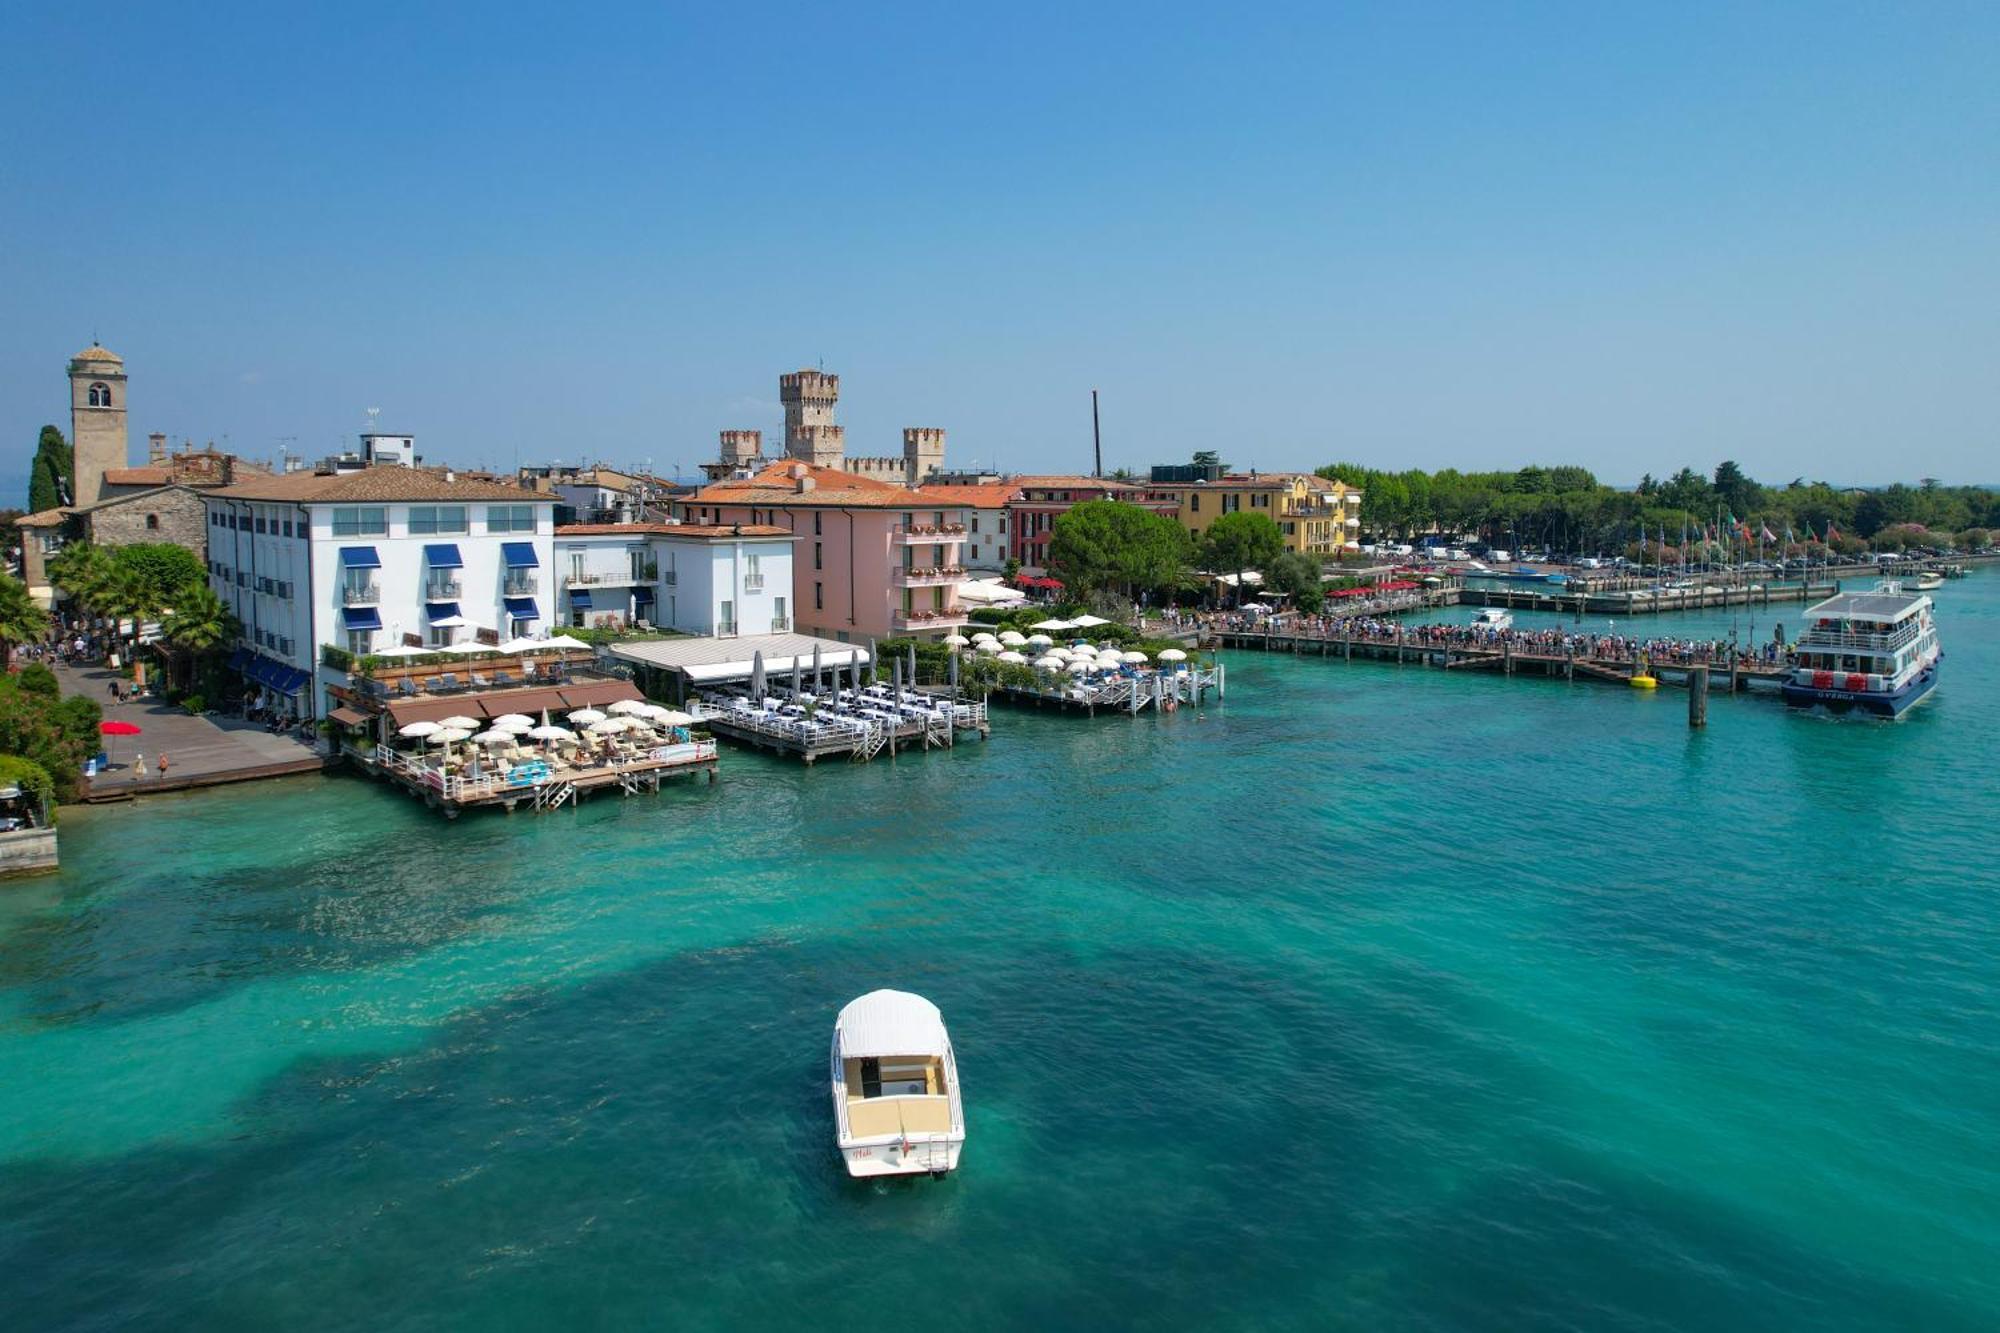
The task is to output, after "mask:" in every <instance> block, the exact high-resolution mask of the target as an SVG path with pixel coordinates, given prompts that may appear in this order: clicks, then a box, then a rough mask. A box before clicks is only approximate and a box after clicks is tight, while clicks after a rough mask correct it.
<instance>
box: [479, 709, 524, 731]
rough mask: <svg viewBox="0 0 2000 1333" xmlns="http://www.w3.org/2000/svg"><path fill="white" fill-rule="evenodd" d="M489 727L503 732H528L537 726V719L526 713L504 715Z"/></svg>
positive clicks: (494, 720)
mask: <svg viewBox="0 0 2000 1333" xmlns="http://www.w3.org/2000/svg"><path fill="white" fill-rule="evenodd" d="M487 725H488V726H491V727H494V728H495V729H497V730H501V731H526V730H527V729H528V728H529V727H532V726H534V725H535V719H533V718H532V717H529V716H528V715H527V714H526V713H502V714H501V715H500V716H498V717H496V718H494V719H493V721H491V722H490V723H488V724H487Z"/></svg>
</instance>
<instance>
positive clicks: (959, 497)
mask: <svg viewBox="0 0 2000 1333" xmlns="http://www.w3.org/2000/svg"><path fill="white" fill-rule="evenodd" d="M1020 493H1021V487H1020V485H1019V483H1017V482H1011V481H1006V482H998V483H994V482H980V483H977V484H975V485H967V486H919V487H917V489H916V490H915V491H913V492H911V494H913V495H920V496H922V497H923V498H924V499H926V500H935V501H937V502H938V503H939V504H947V505H950V504H961V505H966V506H968V507H970V508H973V509H1001V508H1005V507H1006V504H1007V502H1008V501H1009V500H1012V499H1013V498H1015V497H1016V496H1018V495H1019V494H1020Z"/></svg>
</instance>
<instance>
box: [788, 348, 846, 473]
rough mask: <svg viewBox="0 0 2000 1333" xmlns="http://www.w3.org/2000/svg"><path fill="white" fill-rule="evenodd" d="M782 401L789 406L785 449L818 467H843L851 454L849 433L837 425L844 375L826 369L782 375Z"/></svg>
mask: <svg viewBox="0 0 2000 1333" xmlns="http://www.w3.org/2000/svg"><path fill="white" fill-rule="evenodd" d="M778 401H780V402H782V403H783V404H784V405H785V452H786V453H787V454H789V455H791V456H792V457H793V458H797V459H801V460H803V461H805V462H807V463H811V464H812V465H813V466H814V467H832V468H837V467H839V466H841V464H842V462H843V461H844V460H845V458H846V455H847V433H846V431H844V430H843V429H841V427H839V426H836V425H834V424H833V405H834V404H835V403H837V402H839V401H840V376H838V375H829V374H827V373H826V372H825V371H822V370H796V371H793V372H792V373H791V374H789V375H780V376H778Z"/></svg>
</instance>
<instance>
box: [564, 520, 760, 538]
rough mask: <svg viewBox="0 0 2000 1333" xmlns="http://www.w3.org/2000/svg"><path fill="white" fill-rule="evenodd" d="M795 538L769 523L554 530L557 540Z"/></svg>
mask: <svg viewBox="0 0 2000 1333" xmlns="http://www.w3.org/2000/svg"><path fill="white" fill-rule="evenodd" d="M656 534H657V535H658V536H661V537H692V538H698V539H702V540H707V539H710V538H717V537H796V536H798V534H797V533H795V532H793V531H792V530H791V529H790V528H774V527H772V526H771V525H770V524H768V523H565V524H563V525H562V526H561V527H558V528H557V529H556V536H558V537H620V536H625V537H644V536H652V535H656Z"/></svg>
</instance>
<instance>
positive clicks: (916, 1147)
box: [840, 1138, 965, 1178]
mask: <svg viewBox="0 0 2000 1333" xmlns="http://www.w3.org/2000/svg"><path fill="white" fill-rule="evenodd" d="M964 1148H965V1140H964V1139H963V1138H956V1139H951V1140H949V1141H945V1140H934V1141H929V1142H926V1141H923V1140H913V1141H911V1142H909V1143H907V1144H906V1143H904V1142H902V1141H901V1140H898V1139H889V1140H884V1141H870V1142H867V1143H852V1144H850V1143H843V1144H841V1145H840V1157H841V1160H842V1161H843V1162H845V1163H846V1164H847V1174H848V1175H850V1176H854V1177H857V1178H859V1177H863V1176H925V1175H938V1176H941V1175H943V1174H945V1173H946V1172H948V1171H956V1170H958V1155H959V1153H960V1152H961V1151H963V1150H964Z"/></svg>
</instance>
